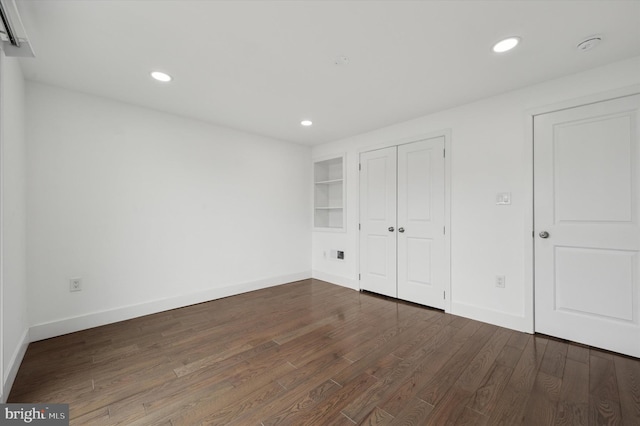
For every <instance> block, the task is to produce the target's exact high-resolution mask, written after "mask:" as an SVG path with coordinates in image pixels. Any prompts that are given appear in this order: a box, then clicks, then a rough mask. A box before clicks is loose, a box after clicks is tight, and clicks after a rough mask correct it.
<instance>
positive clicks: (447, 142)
mask: <svg viewBox="0 0 640 426" xmlns="http://www.w3.org/2000/svg"><path fill="white" fill-rule="evenodd" d="M451 133H452V132H451V129H443V130H438V131H435V132H430V133H425V134H419V135H415V136H409V137H405V138H400V139H396V140H393V141H388V142H384V143H381V144H378V145H369V146H364V147H361V148H359V149H358V150H357V154H358V164H360V155H361V154H362V153H365V152H369V151H375V150H378V149H384V148H389V147H392V146H399V145H405V144H409V143H413V142H418V141H423V140H426V139H433V138H439V137H444V149H445V152H446V155H445V158H444V168H445V169H444V173H445V176H444V180H445V182H444V185H445V188H444V222H445V227H446V234H445V252H446V257H447V259H446V263H447V267H446V268H445V269H446V271H447V272H446V280H447V282H446V283H445V291H446V294H447V297H446V299H445V301H444V311H445V312H451V300H452V292H451V233H452V229H451V182H452V181H451V176H452V175H451V167H452V163H453V162H452V161H451V157H452V154H453V148H452V143H451ZM357 197H358V201H357V203H356V206H357V207H356V218H357V223H360V173H358V184H357ZM356 238H357V240H358V244H356V246H357V251H358V252H357V254H356V255H357V256H356V258H357V260H356V263H357V270H358V273H360V234H357V235H356ZM356 284H357V287H356V289H359V288H360V282H357V283H356Z"/></svg>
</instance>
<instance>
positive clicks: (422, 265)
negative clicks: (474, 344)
mask: <svg viewBox="0 0 640 426" xmlns="http://www.w3.org/2000/svg"><path fill="white" fill-rule="evenodd" d="M444 187H445V181H444V137H439V138H434V139H428V140H424V141H419V142H414V143H410V144H407V145H400V146H399V147H398V298H399V299H403V300H409V301H411V302H415V303H419V304H421V305H427V306H432V307H435V308H441V309H442V308H444V289H445V288H444V283H445V280H446V268H447V262H446V256H445V239H444V237H445V235H444V231H445V230H444V224H445V222H444Z"/></svg>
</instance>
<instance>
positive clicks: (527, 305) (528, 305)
mask: <svg viewBox="0 0 640 426" xmlns="http://www.w3.org/2000/svg"><path fill="white" fill-rule="evenodd" d="M637 94H640V84H634V85H631V86H625V87H621V88H618V89H613V90H606V91H604V92H598V93H594V94H591V95H587V96H581V97H579V98H574V99H570V100H566V101H562V102H557V103H553V104H549V105H545V106H540V107H535V108H531V109H529V110H527V111H526V112H525V125H526V129H525V131H526V140H525V144H526V145H525V150H524V151H525V152H524V156H523V157H524V165H523V169H524V175H525V176H524V178H525V181H524V182H525V185H524V190H525V193H524V197H523V198H524V202H525V208H524V212H525V217H524V227H523V228H524V229H523V232H524V237H525V238H524V241H525V244H524V258H525V262H524V297H525V300H524V311H525V312H524V324H525V325H526V330H524V331H526V332H528V333H535V331H536V330H535V237H534V231H535V217H534V207H535V200H534V190H533V189H534V188H533V187H534V176H533V170H534V167H533V166H534V157H533V148H534V145H533V144H534V141H535V135H534V132H533V120H534V118H535V116H537V115H541V114H548V113H551V112H556V111H561V110H564V109H569V108H576V107H579V106H583V105H588V104H594V103H597V102H602V101H607V100H612V99H617V98H623V97H627V96H633V95H637Z"/></svg>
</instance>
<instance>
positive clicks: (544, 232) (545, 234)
mask: <svg viewBox="0 0 640 426" xmlns="http://www.w3.org/2000/svg"><path fill="white" fill-rule="evenodd" d="M540 238H549V233H548V232H547V231H542V232H541V233H540Z"/></svg>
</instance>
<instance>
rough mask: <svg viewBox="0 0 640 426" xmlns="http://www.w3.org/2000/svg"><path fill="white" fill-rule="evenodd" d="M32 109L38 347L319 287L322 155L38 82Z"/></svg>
mask: <svg viewBox="0 0 640 426" xmlns="http://www.w3.org/2000/svg"><path fill="white" fill-rule="evenodd" d="M27 111H28V112H29V114H28V117H27V129H28V130H27V140H28V185H29V187H28V189H29V191H28V216H27V217H28V227H29V236H28V244H27V247H28V264H29V276H28V280H29V301H30V306H29V316H30V320H31V323H32V325H33V327H32V329H31V335H32V340H37V339H40V338H45V337H50V336H53V335H57V334H61V333H65V332H69V331H74V330H77V329H81V328H87V327H91V326H95V325H99V324H104V323H107V322H112V321H116V320H121V319H123V318H128V317H133V316H137V315H142V314H146V313H150V312H156V311H159V310H162V309H169V308H174V307H177V306H182V305H186V304H190V303H196V302H201V301H205V300H211V299H214V298H217V297H223V296H227V295H231V294H237V293H240V292H243V291H248V290H252V289H257V288H262V287H266V286H269V285H276V284H281V283H285V282H288V281H292V280H297V279H304V278H309V277H310V275H311V267H310V259H311V249H310V247H311V219H310V213H309V203H310V200H311V191H310V188H309V182H310V179H311V173H310V167H309V163H310V158H311V157H310V155H311V149H310V148H309V147H306V146H302V145H296V144H292V143H287V142H280V141H275V140H271V139H266V138H262V137H258V136H253V135H249V134H244V133H240V132H237V131H233V130H230V129H225V128H220V127H216V126H213V125H210V124H206V123H203V122H199V121H195V120H191V119H186V118H180V117H177V116H173V115H168V114H164V113H160V112H156V111H152V110H149V109H144V108H139V107H135V106H131V105H127V104H123V103H119V102H115V101H111V100H107V99H103V98H98V97H94V96H89V95H84V94H80V93H76V92H71V91H67V90H63V89H59V88H54V87H51V86H46V85H41V84H37V83H32V82H28V84H27ZM72 277H81V278H82V285H83V289H82V291H81V292H77V293H70V292H69V281H68V280H69V278H72Z"/></svg>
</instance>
